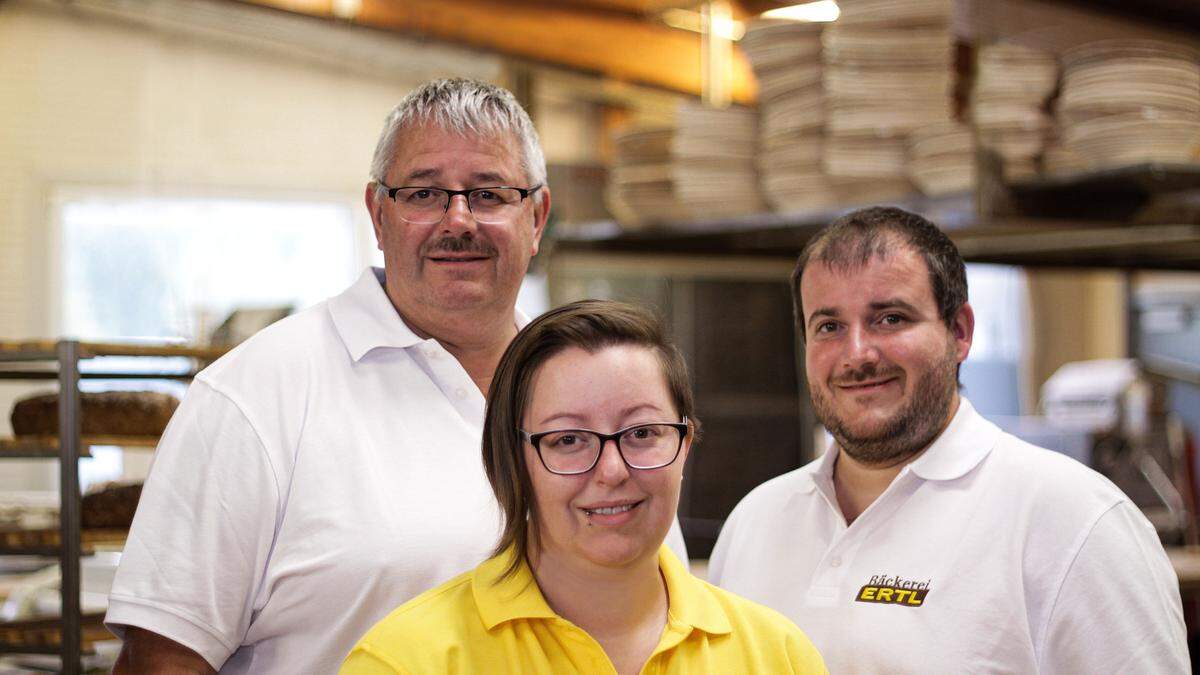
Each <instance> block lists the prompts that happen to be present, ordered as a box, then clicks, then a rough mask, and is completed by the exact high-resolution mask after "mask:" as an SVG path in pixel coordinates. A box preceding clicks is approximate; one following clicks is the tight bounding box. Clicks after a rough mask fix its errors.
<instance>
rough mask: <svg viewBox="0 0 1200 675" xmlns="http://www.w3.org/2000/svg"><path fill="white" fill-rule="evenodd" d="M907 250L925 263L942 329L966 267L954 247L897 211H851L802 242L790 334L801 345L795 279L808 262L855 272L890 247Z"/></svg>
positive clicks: (960, 294) (961, 294)
mask: <svg viewBox="0 0 1200 675" xmlns="http://www.w3.org/2000/svg"><path fill="white" fill-rule="evenodd" d="M897 244H900V245H901V246H908V247H909V248H911V249H912V250H913V251H915V252H916V253H917V254H918V255H920V256H921V258H922V259H923V260H924V261H925V267H926V268H928V270H929V285H930V287H931V288H933V299H934V302H936V303H937V307H938V316H940V317H941V319H942V321H943V322H944V323H945V324H946V326H947V327H953V325H954V317H955V316H956V315H957V314H958V310H959V309H960V308H961V307H962V306H963V304H964V303H966V301H967V267H966V265H965V264H964V263H963V259H962V256H961V255H959V253H958V247H956V246H955V245H954V242H952V241H950V237H947V236H946V234H945V233H944V232H942V231H941V230H939V229H938V227H937V225H934V224H933V223H931V222H929V221H928V220H926V219H924V218H922V217H921V216H918V215H917V214H915V213H909V212H908V211H905V210H903V209H897V208H894V207H886V206H873V207H871V208H866V209H859V210H857V211H852V212H850V213H847V214H846V215H844V216H842V217H841V218H838V219H837V220H835V221H833V222H832V223H830V224H829V225H828V226H827V227H826V228H825V229H823V230H821V231H820V232H818V233H817V235H816V236H815V237H813V238H812V239H810V240H809V241H808V244H806V245H805V246H804V250H803V251H801V253H800V258H799V259H798V260H797V261H796V269H795V270H794V271H793V272H792V302H793V305H794V309H795V312H796V316H795V321H796V333H797V334H798V335H799V336H800V341H801V343H802V344H803V343H804V342H805V341H806V338H807V335H806V334H805V332H804V305H803V302H802V300H801V298H800V277H802V276H803V275H804V269H805V267H807V266H808V263H809V262H811V261H813V260H816V261H818V262H821V263H824V264H826V265H829V266H830V267H834V268H839V269H843V270H853V269H856V268H861V267H863V266H865V265H866V264H867V263H869V262H871V260H872V259H873V258H876V257H880V258H885V257H887V255H888V253H889V251H890V250H893V249H895V247H896V245H897Z"/></svg>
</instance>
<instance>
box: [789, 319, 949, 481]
mask: <svg viewBox="0 0 1200 675" xmlns="http://www.w3.org/2000/svg"><path fill="white" fill-rule="evenodd" d="M867 370H869V371H870V372H866V371H867ZM957 371H958V361H957V359H956V355H955V351H954V343H953V342H951V343H950V344H949V346H948V348H947V350H946V357H945V358H944V359H943V360H942V361H941V362H940V363H939V364H937V365H936V366H935V367H934V368H931V369H930V370H928V371H926V372H924V373H922V374H921V376H920V378H919V379H918V380H917V382H916V386H915V388H914V390H913V392H912V396H910V397H909V400H908V403H907V404H906V405H905V406H904V408H902V409H901V410H900V412H899V413H897V414H896V416H895V417H893V418H892V419H891V420H888V422H887V423H886V424H884V426H883V427H882V428H881V429H879V430H878V431H875V432H874V433H870V434H864V435H858V434H856V433H854V432H853V431H851V430H850V428H849V425H847V424H846V421H845V420H843V419H842V418H840V417H838V415H837V413H836V412H835V411H834V407H833V404H832V402H830V400H829V399H827V398H826V397H825V396H824V395H823V394H822V393H821V391H820V390H819V389H818V387H816V386H814V385H813V384H812V383H811V382H810V383H809V385H808V391H809V395H810V396H811V397H812V402H813V411H814V412H815V413H816V416H817V419H818V420H820V421H821V424H824V425H825V428H826V429H828V430H829V433H830V434H831V435H832V436H833V438H834V440H835V441H837V444H838V447H840V448H841V449H842V452H845V453H846V454H847V455H849V456H850V457H851V458H852V459H854V460H855V461H858V462H859V463H861V464H865V465H867V466H879V467H883V466H894V465H896V464H898V463H900V462H901V461H903V460H905V459H907V458H909V457H911V456H913V455H915V454H917V453H918V452H920V451H921V450H923V449H924V448H925V447H926V446H928V445H929V444H930V443H931V442H933V439H934V438H935V437H937V435H938V434H939V433H941V431H942V429H943V427H944V425H945V424H946V422H947V418H948V417H949V415H950V408H951V406H953V405H954V394H955V392H956V391H957V381H958V374H957ZM874 376H875V370H874V368H869V369H864V372H863V373H862V375H861V377H860V378H858V379H861V380H863V381H865V380H867V379H869V378H871V377H874Z"/></svg>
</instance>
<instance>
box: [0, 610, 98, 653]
mask: <svg viewBox="0 0 1200 675" xmlns="http://www.w3.org/2000/svg"><path fill="white" fill-rule="evenodd" d="M82 618H83V626H82V628H83V630H82V633H83V636H82V637H83V650H84V653H89V654H90V653H92V652H94V651H95V643H97V642H100V641H103V640H115V639H116V636H114V635H113V634H112V633H110V632H108V629H107V628H105V627H104V613H103V612H96V613H89V614H84V615H83V617H82ZM61 644H62V627H61V625H60V622H59V619H58V617H52V618H48V619H29V620H24V621H3V622H0V654H58V653H59V646H60V645H61Z"/></svg>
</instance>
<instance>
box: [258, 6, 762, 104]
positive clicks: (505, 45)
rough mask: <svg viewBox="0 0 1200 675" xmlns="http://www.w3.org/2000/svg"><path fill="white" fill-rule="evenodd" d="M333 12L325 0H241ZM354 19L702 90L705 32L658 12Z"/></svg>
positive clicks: (499, 10) (467, 12)
mask: <svg viewBox="0 0 1200 675" xmlns="http://www.w3.org/2000/svg"><path fill="white" fill-rule="evenodd" d="M242 1H243V2H246V3H249V4H257V5H262V6H266V7H271V8H274V9H282V10H286V11H292V12H299V13H303V14H308V15H311V16H317V17H321V18H325V19H332V18H334V17H333V14H332V12H331V11H327V10H325V9H323V7H322V3H319V2H299V3H298V2H294V1H292V0H242ZM354 21H355V23H357V24H360V25H364V26H370V27H373V28H381V29H385V30H389V31H393V32H397V33H405V34H410V35H413V36H417V37H425V38H434V39H438V40H442V41H445V42H449V43H456V44H461V45H465V46H468V47H474V48H477V49H482V50H486V51H492V52H498V53H501V54H507V55H510V56H515V57H520V58H525V59H530V60H532V61H535V62H540V63H546V64H553V65H558V66H565V67H568V68H572V69H576V70H582V71H585V72H591V73H598V74H602V75H605V76H608V77H611V78H613V79H616V80H620V81H624V82H631V83H637V84H645V85H650V86H654V87H662V88H665V89H670V90H672V91H677V92H681V93H685V94H691V95H694V96H698V95H699V94H700V91H701V76H700V62H701V51H700V35H699V34H697V33H692V32H689V31H683V30H678V29H674V28H670V27H668V26H666V25H665V24H662V23H660V22H659V21H658V20H657V18H655V17H647V18H640V17H637V16H632V15H628V14H626V13H623V12H613V11H611V10H596V9H594V8H589V7H583V6H579V5H573V4H570V3H567V4H563V3H558V2H552V1H549V0H542V1H533V0H522V1H519V2H514V1H509V0H404V2H395V1H394V0H363V2H362V8H361V10H359V12H358V14H357V15H356V16H355V18H354ZM730 89H731V91H732V95H733V100H734V101H736V102H738V103H752V102H754V101H755V100H756V96H757V86H756V84H755V82H754V77H753V75H752V73H751V70H750V65H749V63H748V62H747V61H746V59H745V57H743V56H742V55H741V54H740V53H735V54H734V63H733V74H732V82H731V83H730Z"/></svg>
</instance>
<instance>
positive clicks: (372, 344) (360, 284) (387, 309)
mask: <svg viewBox="0 0 1200 675" xmlns="http://www.w3.org/2000/svg"><path fill="white" fill-rule="evenodd" d="M384 285H385V277H384V273H383V269H381V268H379V267H368V268H367V269H366V270H364V271H363V273H362V276H360V277H359V278H358V281H356V282H354V285H352V286H351V287H350V288H347V289H346V290H345V291H343V292H342V293H341V294H340V295H336V296H334V297H332V298H330V299H329V314H330V316H332V317H333V325H334V326H335V327H336V328H337V332H338V335H340V336H341V338H342V342H343V343H345V345H346V349H347V350H348V351H349V352H350V358H352V359H354V360H355V361H358V360H360V359H362V357H363V356H365V355H366V354H367V352H369V351H371V350H372V349H375V348H376V347H392V348H398V349H404V348H407V347H412V346H415V345H419V344H421V343H423V342H425V340H423V339H422V338H421V337H420V336H418V335H417V334H416V333H414V332H413V331H412V329H411V328H409V327H408V324H406V323H404V319H402V318H401V317H400V313H399V312H397V311H396V307H395V306H394V305H392V300H391V298H389V297H388V295H387V292H386V291H385V290H384ZM513 315H514V323H516V326H517V328H518V329H520V328H524V327H525V324H527V323H529V317H527V316H526V315H525V314H524V313H523V312H521V310H514V312H513Z"/></svg>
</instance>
